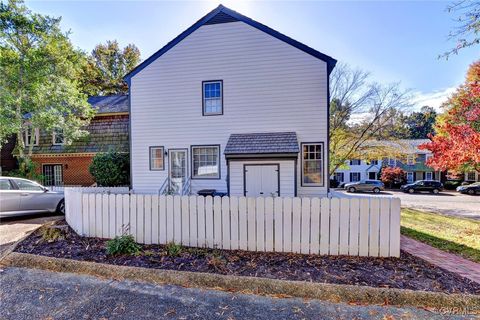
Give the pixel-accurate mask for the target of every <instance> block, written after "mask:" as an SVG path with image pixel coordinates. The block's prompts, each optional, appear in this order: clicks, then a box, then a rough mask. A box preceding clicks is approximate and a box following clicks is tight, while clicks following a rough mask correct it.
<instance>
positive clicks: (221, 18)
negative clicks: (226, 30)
mask: <svg viewBox="0 0 480 320" xmlns="http://www.w3.org/2000/svg"><path fill="white" fill-rule="evenodd" d="M235 21H239V20H238V19H237V18H234V17H232V16H231V15H228V14H226V13H225V12H219V13H217V14H216V15H214V16H213V17H212V18H210V20H208V21H207V22H205V24H218V23H227V22H235Z"/></svg>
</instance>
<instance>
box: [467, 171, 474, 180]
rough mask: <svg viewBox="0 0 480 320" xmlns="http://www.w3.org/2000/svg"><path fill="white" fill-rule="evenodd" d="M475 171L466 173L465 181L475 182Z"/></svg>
mask: <svg viewBox="0 0 480 320" xmlns="http://www.w3.org/2000/svg"><path fill="white" fill-rule="evenodd" d="M475 178H476V177H475V171H470V172H468V173H467V179H466V180H467V181H475Z"/></svg>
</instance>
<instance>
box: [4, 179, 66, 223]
mask: <svg viewBox="0 0 480 320" xmlns="http://www.w3.org/2000/svg"><path fill="white" fill-rule="evenodd" d="M43 212H57V213H59V214H65V200H64V195H63V192H55V191H50V190H49V189H48V188H46V187H44V186H42V185H40V184H38V183H36V182H35V181H31V180H27V179H22V178H13V177H0V217H7V216H18V215H27V214H31V213H43Z"/></svg>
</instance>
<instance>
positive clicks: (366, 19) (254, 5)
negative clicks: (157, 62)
mask: <svg viewBox="0 0 480 320" xmlns="http://www.w3.org/2000/svg"><path fill="white" fill-rule="evenodd" d="M220 3H221V4H223V5H225V6H227V7H229V8H231V9H233V10H236V11H238V12H240V13H242V14H244V15H246V16H248V17H250V18H252V19H254V20H257V21H259V22H261V23H263V24H266V25H268V26H269V27H271V28H273V29H275V30H277V31H280V32H281V33H284V34H286V35H287V36H290V37H292V38H294V39H296V40H298V41H300V42H302V43H304V44H306V45H308V46H310V47H313V48H315V49H316V50H318V51H320V52H323V53H325V54H327V55H329V56H332V57H333V58H335V59H337V60H338V61H339V62H344V63H347V64H349V65H351V66H352V67H355V68H361V69H363V70H366V71H369V72H370V73H371V76H372V79H373V80H375V81H377V82H380V83H392V82H400V84H401V86H402V88H404V89H409V90H412V94H413V96H414V102H415V105H414V108H417V109H418V108H420V107H421V106H423V105H430V106H433V107H436V108H438V107H439V106H440V105H441V103H442V102H443V101H444V100H445V99H446V97H448V95H449V94H451V93H452V92H453V91H454V90H455V87H457V86H458V85H459V84H461V83H462V82H463V80H464V76H465V72H466V70H467V68H468V66H469V65H470V64H471V63H472V62H473V61H474V60H476V59H479V58H480V46H477V47H472V48H468V49H464V50H462V51H460V53H459V55H454V56H451V57H450V58H449V59H448V60H446V59H438V55H439V54H442V53H444V52H445V51H448V50H449V49H451V48H452V47H453V46H455V42H454V41H452V40H448V37H447V36H448V34H449V32H450V31H452V30H454V29H455V27H456V26H457V24H456V22H455V21H454V19H455V18H456V15H455V14H453V13H449V12H447V10H446V8H447V6H448V4H449V2H447V1H440V2H437V1H423V2H421V1H241V0H237V1H234V0H225V1H218V0H210V1H38V0H35V1H26V4H27V6H28V7H29V8H30V9H32V10H33V11H35V12H39V13H42V14H48V15H51V16H61V17H62V27H63V28H64V30H70V31H71V39H72V42H73V43H74V44H75V45H76V46H78V47H79V48H81V49H83V50H85V51H87V52H90V51H91V50H92V49H93V48H94V47H95V45H96V44H98V43H102V42H105V41H106V40H113V39H117V40H118V41H119V43H120V45H122V46H125V45H127V44H129V43H134V44H135V45H136V46H137V47H138V48H139V49H140V52H141V54H142V59H146V58H148V57H149V56H150V55H152V54H153V53H154V52H155V51H157V50H158V49H160V48H161V47H163V46H164V45H165V44H166V43H168V42H169V41H170V40H172V39H173V38H175V37H176V36H177V35H179V34H180V33H181V32H183V31H184V30H185V29H187V28H188V27H189V26H190V25H192V24H193V23H195V22H196V21H197V20H198V19H200V18H201V17H203V16H204V15H205V14H206V13H208V12H209V11H211V10H213V9H214V8H215V7H216V6H218V5H219V4H220Z"/></svg>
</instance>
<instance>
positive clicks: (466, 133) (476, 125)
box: [420, 60, 480, 173]
mask: <svg viewBox="0 0 480 320" xmlns="http://www.w3.org/2000/svg"><path fill="white" fill-rule="evenodd" d="M444 108H445V109H446V111H445V113H444V114H443V115H442V116H440V117H438V118H437V124H436V126H435V132H436V134H435V136H431V137H430V138H431V142H428V143H425V144H423V145H421V146H420V149H426V150H430V151H431V152H432V153H433V157H431V158H430V159H429V160H428V161H427V164H428V165H429V166H431V167H433V168H434V169H435V170H442V171H443V170H450V171H453V172H457V173H459V172H464V171H470V170H475V171H477V172H480V60H479V61H477V62H475V63H473V64H472V65H471V66H470V68H469V70H468V72H467V76H466V81H465V83H464V84H463V85H461V86H460V87H459V88H458V89H457V91H456V92H455V93H454V94H453V95H452V96H451V97H450V99H449V100H448V101H447V102H446V103H445V104H444Z"/></svg>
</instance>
